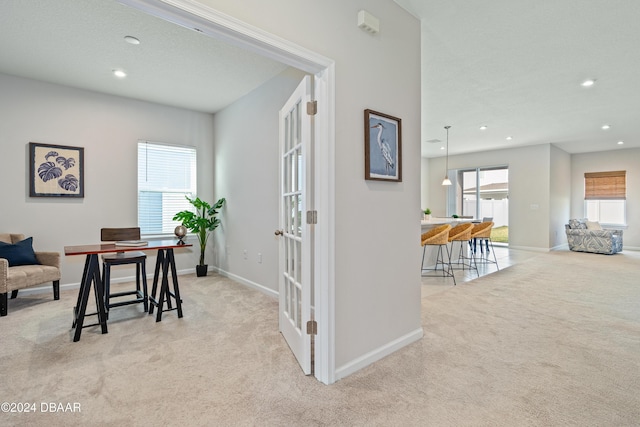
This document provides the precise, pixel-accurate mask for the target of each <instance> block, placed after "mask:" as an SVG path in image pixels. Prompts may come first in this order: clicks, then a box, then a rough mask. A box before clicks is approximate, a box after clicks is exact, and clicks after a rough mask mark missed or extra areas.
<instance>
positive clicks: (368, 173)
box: [364, 110, 402, 182]
mask: <svg viewBox="0 0 640 427" xmlns="http://www.w3.org/2000/svg"><path fill="white" fill-rule="evenodd" d="M364 163H365V164H364V179H367V180H374V181H395V182H402V120H401V119H399V118H397V117H393V116H389V115H388V114H383V113H379V112H377V111H373V110H364Z"/></svg>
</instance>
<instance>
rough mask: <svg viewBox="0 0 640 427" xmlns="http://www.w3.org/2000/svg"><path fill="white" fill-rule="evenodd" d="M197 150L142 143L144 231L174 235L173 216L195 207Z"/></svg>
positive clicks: (140, 170) (140, 177) (140, 203)
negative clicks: (189, 200)
mask: <svg viewBox="0 0 640 427" xmlns="http://www.w3.org/2000/svg"><path fill="white" fill-rule="evenodd" d="M196 182H197V178H196V149H195V148H194V147H188V146H180V145H168V144H161V143H156V142H148V141H139V142H138V226H139V227H140V233H141V234H146V235H149V234H173V230H174V229H175V227H176V226H177V225H179V223H178V222H177V221H173V219H172V218H173V216H174V215H175V214H176V213H177V212H180V211H182V210H189V209H192V206H191V204H190V203H189V202H188V201H187V199H186V198H185V196H189V197H190V198H191V197H195V194H196V193H197V191H196V190H197V189H196Z"/></svg>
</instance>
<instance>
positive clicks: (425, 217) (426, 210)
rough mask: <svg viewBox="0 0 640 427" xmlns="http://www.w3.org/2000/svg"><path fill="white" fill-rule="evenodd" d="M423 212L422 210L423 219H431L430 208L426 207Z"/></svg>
mask: <svg viewBox="0 0 640 427" xmlns="http://www.w3.org/2000/svg"><path fill="white" fill-rule="evenodd" d="M423 212H424V219H431V209H429V208H427V209H425V210H424V211H423Z"/></svg>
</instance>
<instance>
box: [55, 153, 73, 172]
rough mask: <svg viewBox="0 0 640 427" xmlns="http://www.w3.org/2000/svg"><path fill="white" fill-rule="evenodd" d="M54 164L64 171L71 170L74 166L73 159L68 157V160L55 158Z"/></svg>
mask: <svg viewBox="0 0 640 427" xmlns="http://www.w3.org/2000/svg"><path fill="white" fill-rule="evenodd" d="M56 163H58V164H59V165H60V166H62V167H63V168H64V169H65V170H67V169H69V168H72V167H74V166H75V165H76V161H75V160H74V159H73V157H69V158H68V159H66V158H64V157H62V156H60V157H56Z"/></svg>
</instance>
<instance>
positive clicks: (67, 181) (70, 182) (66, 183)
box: [58, 174, 78, 191]
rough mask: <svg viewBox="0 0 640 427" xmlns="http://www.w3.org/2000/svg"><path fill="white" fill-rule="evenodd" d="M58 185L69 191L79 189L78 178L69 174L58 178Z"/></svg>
mask: <svg viewBox="0 0 640 427" xmlns="http://www.w3.org/2000/svg"><path fill="white" fill-rule="evenodd" d="M58 185H59V186H60V187H62V188H64V189H65V190H67V191H76V190H77V189H78V178H76V177H75V176H73V175H71V174H69V175H67V176H65V177H64V178H62V179H60V180H58Z"/></svg>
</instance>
